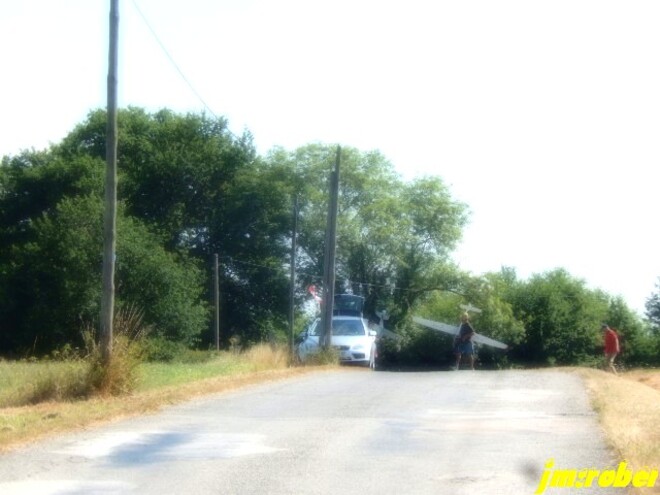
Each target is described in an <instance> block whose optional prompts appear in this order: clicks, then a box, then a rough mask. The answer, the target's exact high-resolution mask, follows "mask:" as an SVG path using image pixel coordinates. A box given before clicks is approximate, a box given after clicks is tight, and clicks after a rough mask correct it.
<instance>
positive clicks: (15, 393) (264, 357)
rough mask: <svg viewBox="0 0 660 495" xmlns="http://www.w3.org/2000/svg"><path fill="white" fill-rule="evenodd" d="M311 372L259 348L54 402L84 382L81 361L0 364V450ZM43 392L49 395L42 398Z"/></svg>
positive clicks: (148, 371)
mask: <svg viewBox="0 0 660 495" xmlns="http://www.w3.org/2000/svg"><path fill="white" fill-rule="evenodd" d="M312 369H319V368H309V367H308V368H305V367H290V366H289V365H288V358H287V355H286V352H284V351H282V350H275V351H273V350H272V349H270V347H268V346H257V347H255V348H252V349H250V350H249V351H248V352H246V353H243V354H234V353H220V354H219V355H218V356H217V357H216V358H214V359H212V360H210V361H207V362H200V363H167V364H165V363H163V364H161V363H143V364H140V365H139V369H138V380H137V384H136V388H135V390H134V391H133V393H131V394H128V395H122V396H105V397H100V396H92V397H91V398H88V399H84V400H58V395H60V394H61V395H62V396H66V392H67V391H66V390H61V388H67V387H70V386H73V385H74V384H77V383H80V382H84V376H85V373H86V370H85V366H84V363H83V362H81V361H76V362H52V361H51V362H43V363H25V362H11V363H10V362H1V361H0V377H2V380H0V451H7V450H9V449H11V448H12V447H15V446H17V445H20V444H22V443H26V442H30V441H33V440H37V439H39V438H43V437H45V436H48V435H52V434H57V433H61V432H64V431H70V430H74V429H80V428H86V427H90V426H92V425H95V424H98V423H101V422H107V421H110V420H115V419H119V418H124V417H128V416H135V415H139V414H143V413H148V412H153V411H156V410H158V409H159V408H161V407H163V406H165V405H169V404H175V403H177V402H181V401H183V400H186V399H190V398H193V397H196V396H201V395H204V394H209V393H218V392H223V391H227V390H232V389H234V388H237V387H242V386H245V385H249V384H252V383H258V382H262V381H268V380H277V379H282V378H286V377H290V376H294V375H299V374H302V373H307V372H309V371H310V370H312ZM54 384H61V386H57V385H55V386H54ZM42 390H47V391H48V392H47V393H46V395H42V393H41V392H40V391H42ZM48 394H50V395H52V396H53V397H49V396H48ZM75 395H76V394H74V396H75ZM49 398H50V399H51V400H46V401H45V402H39V401H41V400H43V399H49ZM35 402H38V403H36V404H33V405H30V403H35ZM16 404H27V405H20V406H17V405H16Z"/></svg>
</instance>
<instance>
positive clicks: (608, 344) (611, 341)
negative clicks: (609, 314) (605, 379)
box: [600, 325, 621, 375]
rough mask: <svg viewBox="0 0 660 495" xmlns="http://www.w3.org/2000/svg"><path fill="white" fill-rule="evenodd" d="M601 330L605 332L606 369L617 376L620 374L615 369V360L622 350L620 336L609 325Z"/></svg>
mask: <svg viewBox="0 0 660 495" xmlns="http://www.w3.org/2000/svg"><path fill="white" fill-rule="evenodd" d="M600 328H601V330H602V331H603V338H604V339H605V369H606V370H609V371H611V372H612V373H614V374H615V375H617V374H618V373H617V372H616V368H615V367H614V358H616V356H617V354H619V352H620V350H621V349H620V348H619V336H618V335H617V333H616V332H615V331H614V330H613V329H611V328H610V327H608V326H607V325H603V326H601V327H600Z"/></svg>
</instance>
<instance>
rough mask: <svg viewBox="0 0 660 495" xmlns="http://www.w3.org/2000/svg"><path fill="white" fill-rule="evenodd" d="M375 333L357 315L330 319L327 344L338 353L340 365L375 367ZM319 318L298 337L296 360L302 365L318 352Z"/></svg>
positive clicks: (365, 321)
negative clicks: (351, 364) (329, 332)
mask: <svg viewBox="0 0 660 495" xmlns="http://www.w3.org/2000/svg"><path fill="white" fill-rule="evenodd" d="M376 335H377V333H376V331H375V330H371V329H370V328H369V323H368V322H367V320H365V319H364V318H360V317H358V316H333V317H332V338H331V341H330V343H331V345H332V347H334V348H335V349H337V351H338V352H339V360H340V361H341V362H342V363H359V364H364V365H368V366H369V367H370V368H375V367H376ZM320 337H321V319H320V318H317V319H316V320H314V321H313V322H312V323H311V325H309V327H307V330H306V331H305V332H304V333H303V334H302V335H301V338H302V341H301V342H300V344H298V358H299V359H300V361H302V362H305V360H307V359H308V358H309V357H310V356H311V355H313V354H315V353H317V352H319V350H320V349H321V346H320V344H319V339H320Z"/></svg>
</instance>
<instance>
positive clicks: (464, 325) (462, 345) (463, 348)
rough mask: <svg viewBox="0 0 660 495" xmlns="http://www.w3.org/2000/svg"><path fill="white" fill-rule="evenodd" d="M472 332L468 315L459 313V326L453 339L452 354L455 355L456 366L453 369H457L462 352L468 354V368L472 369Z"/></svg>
mask: <svg viewBox="0 0 660 495" xmlns="http://www.w3.org/2000/svg"><path fill="white" fill-rule="evenodd" d="M474 333H475V332H474V328H472V325H471V324H470V315H468V314H467V313H463V314H462V315H461V326H460V328H459V329H458V334H457V335H456V338H455V339H454V354H455V355H456V366H454V367H453V368H452V369H453V370H454V371H458V369H459V368H460V366H461V357H462V356H463V354H466V355H467V356H469V360H470V369H471V370H474V344H473V343H472V337H473V336H474Z"/></svg>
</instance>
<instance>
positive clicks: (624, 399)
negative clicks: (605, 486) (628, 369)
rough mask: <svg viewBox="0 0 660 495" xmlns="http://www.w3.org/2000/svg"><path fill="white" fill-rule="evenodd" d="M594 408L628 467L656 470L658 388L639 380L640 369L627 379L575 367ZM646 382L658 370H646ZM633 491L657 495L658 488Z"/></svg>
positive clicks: (659, 374)
mask: <svg viewBox="0 0 660 495" xmlns="http://www.w3.org/2000/svg"><path fill="white" fill-rule="evenodd" d="M578 373H579V374H580V375H581V376H582V377H584V379H585V382H586V384H587V388H588V390H589V394H590V397H591V400H592V404H593V406H594V409H595V410H596V411H597V412H598V415H599V418H600V422H601V425H602V427H603V429H604V431H605V434H606V436H607V440H608V442H609V443H610V445H611V447H612V448H613V449H614V450H615V451H616V452H617V453H618V455H619V457H620V460H625V461H627V462H628V464H629V467H630V468H632V469H644V468H650V469H660V391H658V390H657V389H655V388H654V387H652V386H649V385H646V384H644V381H645V380H639V376H640V372H634V373H635V374H634V375H633V376H632V377H630V378H628V377H627V376H626V373H622V374H620V375H619V376H616V375H613V374H611V373H606V372H604V371H600V370H593V369H579V370H578ZM645 376H647V377H648V381H651V382H653V381H655V380H657V379H658V377H660V371H658V370H655V371H651V370H649V371H646V372H645ZM630 493H635V494H640V495H641V494H644V495H647V494H649V495H650V494H652V493H653V494H658V493H660V487H653V488H639V489H631V492H630Z"/></svg>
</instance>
